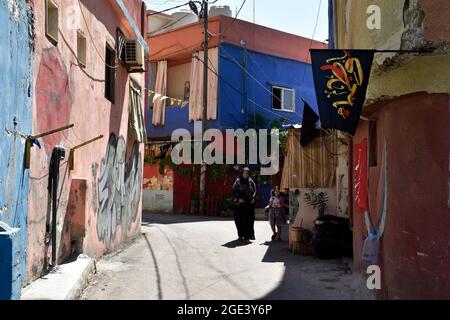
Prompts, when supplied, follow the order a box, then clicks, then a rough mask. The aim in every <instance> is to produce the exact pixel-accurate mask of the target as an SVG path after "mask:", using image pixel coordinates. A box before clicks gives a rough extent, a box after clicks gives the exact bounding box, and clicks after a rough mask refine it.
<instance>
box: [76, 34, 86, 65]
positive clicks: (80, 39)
mask: <svg viewBox="0 0 450 320" xmlns="http://www.w3.org/2000/svg"><path fill="white" fill-rule="evenodd" d="M77 58H78V62H79V64H80V65H81V66H82V67H86V37H85V36H84V35H83V33H82V32H81V31H80V30H79V31H77Z"/></svg>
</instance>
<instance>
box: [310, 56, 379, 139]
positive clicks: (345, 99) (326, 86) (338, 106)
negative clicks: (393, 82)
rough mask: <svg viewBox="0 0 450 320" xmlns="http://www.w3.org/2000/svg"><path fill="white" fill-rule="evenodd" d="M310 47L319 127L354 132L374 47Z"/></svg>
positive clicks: (362, 103)
mask: <svg viewBox="0 0 450 320" xmlns="http://www.w3.org/2000/svg"><path fill="white" fill-rule="evenodd" d="M310 51H311V58H312V68H313V75H314V84H315V87H316V96H317V103H318V105H319V113H320V122H321V126H322V128H324V129H338V130H341V131H345V132H348V133H349V134H351V135H354V134H355V131H356V127H357V125H358V121H359V118H360V116H361V110H362V107H363V105H364V100H365V98H366V91H367V85H368V83H369V77H370V70H371V68H372V62H373V55H374V53H375V51H374V50H321V49H311V50H310Z"/></svg>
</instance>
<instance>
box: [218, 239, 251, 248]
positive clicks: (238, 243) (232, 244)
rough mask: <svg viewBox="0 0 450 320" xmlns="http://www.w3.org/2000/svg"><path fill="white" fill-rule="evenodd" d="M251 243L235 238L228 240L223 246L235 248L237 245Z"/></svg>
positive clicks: (241, 245)
mask: <svg viewBox="0 0 450 320" xmlns="http://www.w3.org/2000/svg"><path fill="white" fill-rule="evenodd" d="M250 244H251V243H244V242H242V241H241V240H233V241H230V242H227V243H225V244H223V245H222V247H227V248H230V249H233V248H236V247H243V246H248V245H250Z"/></svg>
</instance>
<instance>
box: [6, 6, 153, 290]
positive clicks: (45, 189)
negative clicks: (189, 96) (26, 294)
mask: <svg viewBox="0 0 450 320" xmlns="http://www.w3.org/2000/svg"><path fill="white" fill-rule="evenodd" d="M0 17H1V21H2V22H3V21H7V22H8V23H7V28H9V29H8V30H10V31H11V32H9V31H8V32H6V33H5V34H8V36H9V35H11V37H13V36H14V37H15V39H17V40H14V41H13V40H11V41H10V40H8V39H7V38H5V39H4V38H3V37H2V38H1V41H2V42H3V41H6V42H5V45H3V43H2V46H1V48H2V50H8V49H9V50H10V52H11V54H9V53H8V54H5V56H8V57H9V58H8V59H9V60H8V61H7V60H5V61H4V60H3V59H2V64H1V69H2V72H1V74H2V79H3V77H4V76H3V75H4V74H5V73H4V70H6V71H7V73H6V74H5V79H4V80H5V81H4V82H3V81H2V83H6V84H8V83H9V85H8V87H9V90H8V89H6V90H4V89H3V90H2V92H1V95H2V100H4V99H3V97H5V99H6V100H7V101H9V102H8V104H7V105H6V108H5V112H2V123H3V122H4V124H5V127H6V128H11V129H10V132H11V133H10V138H8V139H9V140H10V141H9V142H8V141H7V140H5V143H7V144H8V145H5V146H3V143H4V139H2V150H3V149H5V150H6V149H8V150H11V151H10V154H9V155H8V156H7V155H6V154H5V153H3V152H2V157H3V158H4V160H5V161H6V162H8V163H9V167H10V169H9V170H7V171H5V172H3V171H2V175H1V180H2V188H3V187H5V188H6V189H5V190H6V191H5V192H1V193H2V197H3V194H4V195H5V200H4V201H3V200H2V205H3V203H4V205H5V208H6V207H8V208H11V209H12V208H13V207H15V208H14V211H10V210H9V209H8V212H6V210H5V215H4V216H3V215H2V216H1V217H0V220H1V221H2V222H5V223H6V224H7V225H8V226H9V227H11V228H18V229H19V231H18V234H19V236H18V237H19V239H20V240H19V241H18V242H19V243H18V244H15V247H14V248H15V249H14V250H16V251H17V253H14V252H13V254H16V255H17V256H18V257H19V258H20V259H16V261H18V262H17V263H16V262H15V263H13V264H12V265H11V269H12V273H13V274H15V275H16V276H13V277H12V278H14V280H16V279H17V282H18V283H19V285H17V286H15V290H14V292H13V294H12V295H11V297H12V298H17V297H19V296H20V289H21V288H22V286H24V285H26V284H28V283H30V282H32V281H33V280H35V279H37V278H39V277H40V276H42V275H43V274H45V273H46V272H48V271H49V270H50V269H51V267H53V266H55V265H57V264H61V263H64V262H65V261H66V260H67V259H69V258H72V257H74V256H75V255H78V254H81V253H84V254H86V255H88V256H91V257H99V256H102V255H103V254H105V253H108V252H111V251H114V250H115V249H117V248H118V247H119V246H120V245H121V244H122V243H124V242H125V241H128V240H130V239H132V238H133V237H135V236H136V235H138V234H139V230H140V222H141V208H142V172H143V157H144V143H145V142H146V140H147V138H146V133H145V126H144V116H143V114H144V110H145V103H146V99H145V96H146V95H145V94H143V92H144V91H145V56H146V55H148V52H149V48H148V46H147V44H146V42H145V40H144V38H143V35H144V34H145V33H146V19H145V17H146V7H145V4H144V3H143V1H141V0H105V1H94V0H80V1H79V0H45V1H32V0H28V1H25V0H24V1H10V2H8V4H4V2H2V4H1V5H0ZM15 42H17V44H16V43H15ZM125 46H126V47H127V49H130V48H132V49H133V50H134V51H133V52H134V53H136V55H135V56H133V57H131V56H129V55H126V54H125V50H124V48H125ZM14 52H15V54H14ZM132 58H134V60H132ZM8 70H9V71H8ZM8 73H9V74H10V77H8V76H7V74H8ZM8 78H9V79H8ZM35 136H39V137H38V138H36V139H33V138H30V137H35ZM27 138H28V139H27ZM20 139H22V140H23V141H22V143H20ZM25 142H27V143H25ZM28 142H30V144H31V145H32V147H31V148H30V149H29V148H28V145H29V144H28ZM28 150H29V153H28ZM2 168H4V166H3V165H2ZM2 170H3V169H2ZM3 183H5V184H4V185H3ZM8 194H10V195H11V196H8ZM13 195H14V197H13ZM8 199H9V200H8ZM10 212H11V213H10ZM12 212H14V213H13V214H12ZM2 214H3V213H2ZM55 217H56V219H55ZM11 230H13V229H11ZM0 231H1V230H0ZM2 276H3V275H2ZM2 280H3V279H2ZM13 283H14V282H13ZM2 288H3V283H2Z"/></svg>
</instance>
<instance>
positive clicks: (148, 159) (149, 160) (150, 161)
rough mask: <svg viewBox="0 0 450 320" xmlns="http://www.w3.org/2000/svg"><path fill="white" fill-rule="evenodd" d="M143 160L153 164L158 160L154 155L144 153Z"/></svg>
mask: <svg viewBox="0 0 450 320" xmlns="http://www.w3.org/2000/svg"><path fill="white" fill-rule="evenodd" d="M144 162H145V163H147V164H149V165H154V164H155V163H156V162H158V159H156V158H155V157H153V156H151V155H146V156H144Z"/></svg>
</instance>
